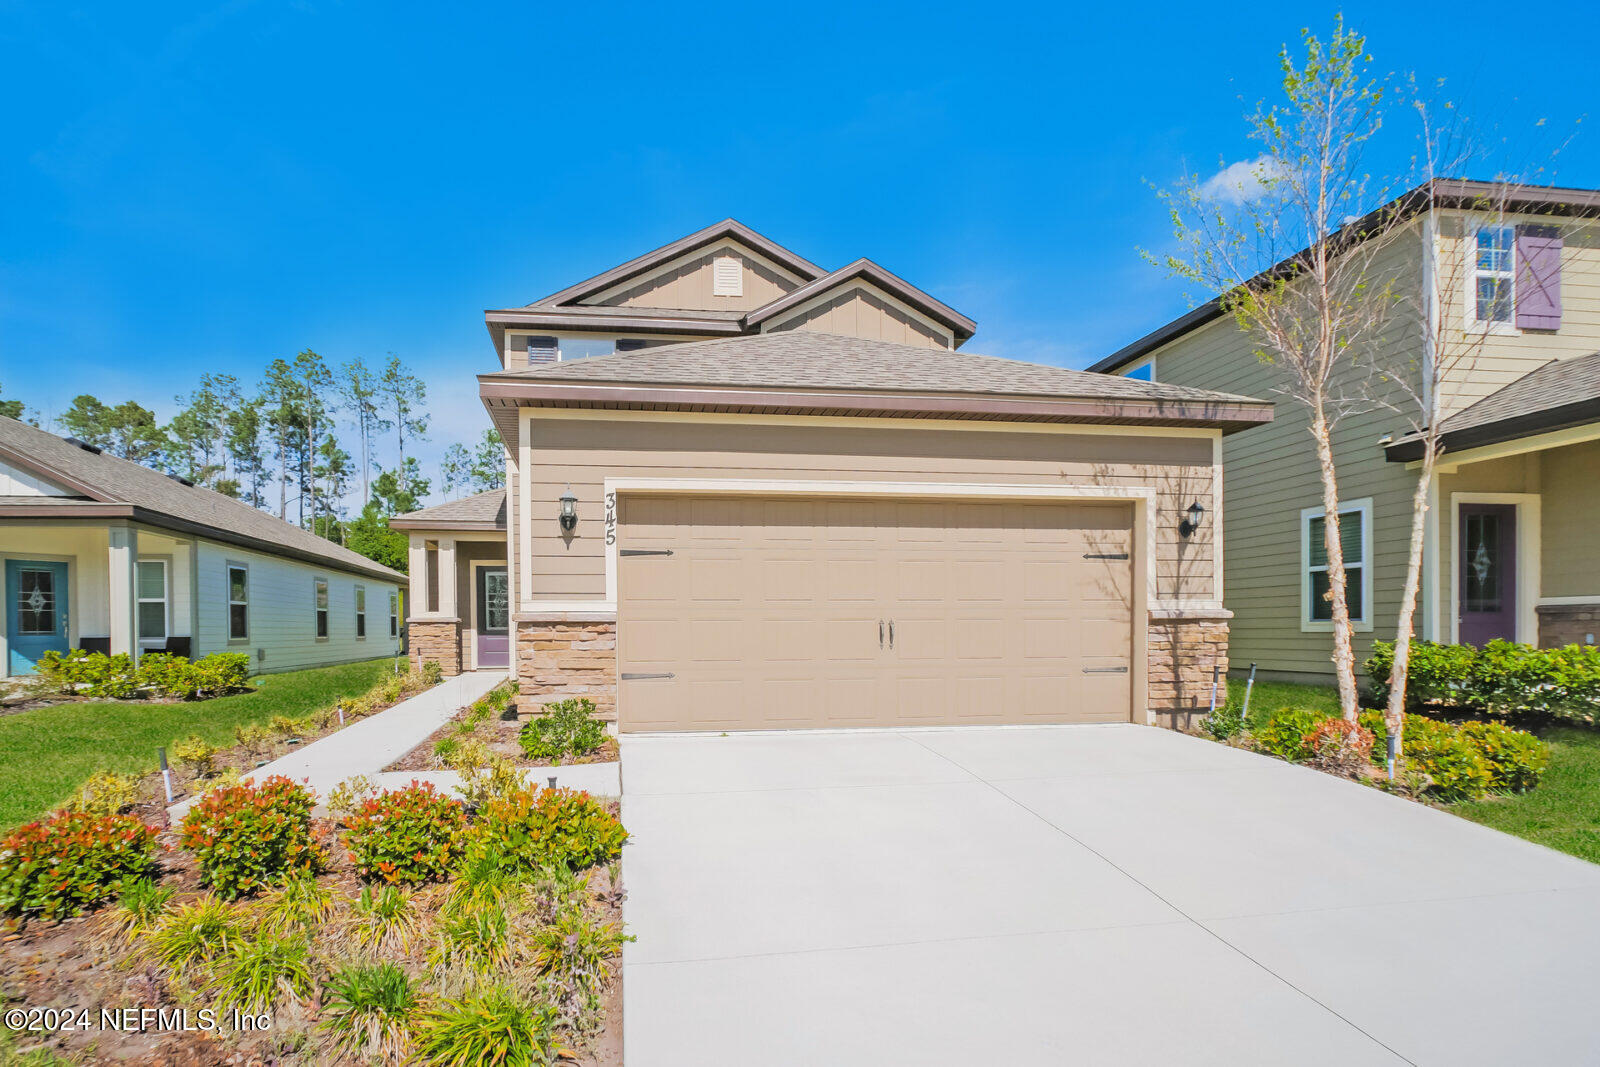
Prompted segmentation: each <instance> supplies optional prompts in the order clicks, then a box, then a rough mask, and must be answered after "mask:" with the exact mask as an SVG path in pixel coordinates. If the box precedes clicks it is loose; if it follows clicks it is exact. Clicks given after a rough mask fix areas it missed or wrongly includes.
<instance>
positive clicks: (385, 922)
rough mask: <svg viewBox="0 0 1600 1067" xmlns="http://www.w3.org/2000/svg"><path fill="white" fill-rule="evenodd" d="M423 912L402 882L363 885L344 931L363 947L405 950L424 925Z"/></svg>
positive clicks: (353, 902) (345, 923)
mask: <svg viewBox="0 0 1600 1067" xmlns="http://www.w3.org/2000/svg"><path fill="white" fill-rule="evenodd" d="M423 922H424V919H423V915H422V913H420V912H419V911H418V910H417V908H416V907H415V906H414V905H413V904H412V903H411V898H410V897H408V896H406V894H405V891H404V890H402V889H401V888H400V887H399V886H394V885H380V886H370V885H369V886H363V887H362V888H361V895H360V896H359V897H357V898H355V899H354V900H352V901H351V902H350V914H349V915H348V917H346V918H345V920H344V921H343V924H342V925H343V929H344V932H345V933H346V934H347V935H348V936H349V938H350V940H352V941H353V942H355V943H356V944H357V945H360V946H362V947H363V948H371V949H378V948H388V949H393V950H401V951H403V950H404V949H405V948H406V947H407V946H409V945H410V944H411V942H412V941H413V940H414V939H415V938H416V936H417V934H418V932H419V931H420V930H421V929H422V926H423Z"/></svg>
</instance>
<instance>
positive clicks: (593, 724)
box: [518, 697, 606, 760]
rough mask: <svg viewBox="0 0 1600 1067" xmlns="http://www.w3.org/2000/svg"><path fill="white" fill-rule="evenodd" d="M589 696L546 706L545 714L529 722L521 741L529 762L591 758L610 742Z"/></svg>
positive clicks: (520, 738)
mask: <svg viewBox="0 0 1600 1067" xmlns="http://www.w3.org/2000/svg"><path fill="white" fill-rule="evenodd" d="M594 711H595V708H594V702H593V701H591V700H589V699H588V698H587V697H578V698H576V699H568V700H563V701H560V702H559V703H555V704H546V705H545V706H544V714H543V715H540V716H539V717H538V718H534V719H530V720H528V722H527V724H526V725H525V726H523V728H522V732H521V734H520V735H518V740H519V741H521V743H522V751H523V754H524V755H526V756H527V757H528V758H529V759H552V760H559V759H562V758H564V757H566V756H587V755H588V754H589V753H591V752H593V751H594V750H595V749H597V748H599V747H600V746H601V745H602V744H604V743H605V740H606V728H605V724H604V723H602V722H601V721H600V720H599V719H596V718H595V717H594Z"/></svg>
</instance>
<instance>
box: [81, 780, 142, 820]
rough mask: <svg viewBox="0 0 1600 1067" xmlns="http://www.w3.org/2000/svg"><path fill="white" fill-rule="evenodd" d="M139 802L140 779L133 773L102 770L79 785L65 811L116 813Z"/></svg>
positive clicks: (99, 813) (92, 813) (101, 813)
mask: <svg viewBox="0 0 1600 1067" xmlns="http://www.w3.org/2000/svg"><path fill="white" fill-rule="evenodd" d="M138 802H139V779H138V778H136V777H134V776H133V775H131V774H116V773H114V772H112V771H100V772H98V773H95V774H91V775H90V776H89V780H88V781H86V782H84V783H83V785H81V786H79V787H78V791H77V792H76V793H74V794H73V796H72V799H71V800H69V801H67V802H66V803H65V804H64V805H62V810H63V811H82V812H87V813H89V814H90V815H116V814H117V813H119V812H121V811H122V810H123V809H124V808H131V807H133V806H134V805H135V804H137V803H138Z"/></svg>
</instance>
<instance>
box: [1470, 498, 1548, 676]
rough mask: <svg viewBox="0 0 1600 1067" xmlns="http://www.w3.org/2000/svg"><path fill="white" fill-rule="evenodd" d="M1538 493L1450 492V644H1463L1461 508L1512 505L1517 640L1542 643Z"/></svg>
mask: <svg viewBox="0 0 1600 1067" xmlns="http://www.w3.org/2000/svg"><path fill="white" fill-rule="evenodd" d="M1540 503H1541V498H1540V496H1539V494H1538V493H1451V494H1450V530H1449V532H1448V534H1447V535H1446V536H1448V537H1449V538H1450V542H1449V543H1450V642H1451V644H1459V643H1460V641H1461V557H1460V556H1459V555H1458V553H1459V552H1460V551H1461V505H1462V504H1512V505H1514V506H1515V507H1516V509H1517V632H1516V640H1517V641H1519V642H1521V643H1523V644H1529V645H1534V644H1538V643H1539V603H1540V599H1539V594H1540V592H1541V590H1542V588H1543V587H1542V584H1541V583H1542V581H1543V572H1542V571H1541V567H1542V566H1543V563H1542V560H1541V554H1540V551H1539V545H1540V540H1541V538H1542V537H1543V536H1544V535H1543V533H1542V531H1541V530H1540V525H1541V517H1540Z"/></svg>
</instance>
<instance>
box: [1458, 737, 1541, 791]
mask: <svg viewBox="0 0 1600 1067" xmlns="http://www.w3.org/2000/svg"><path fill="white" fill-rule="evenodd" d="M1459 729H1460V731H1461V734H1462V736H1463V737H1465V738H1466V739H1467V740H1468V741H1470V742H1472V744H1473V745H1475V746H1476V747H1477V749H1478V752H1479V753H1480V754H1482V756H1483V758H1484V761H1485V762H1486V763H1487V764H1488V766H1489V778H1490V781H1489V788H1490V789H1493V790H1497V791H1504V792H1508V793H1526V792H1527V791H1528V790H1530V789H1532V788H1533V787H1534V786H1536V785H1538V784H1539V778H1540V777H1541V776H1542V775H1543V774H1544V769H1545V767H1546V766H1548V765H1549V763H1550V746H1549V745H1547V744H1545V743H1544V742H1543V741H1541V740H1539V738H1537V737H1535V736H1533V735H1532V734H1530V733H1527V732H1526V731H1524V730H1514V729H1512V728H1511V727H1509V726H1504V725H1501V724H1500V723H1497V722H1464V723H1462V724H1461V726H1460V727H1459Z"/></svg>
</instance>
